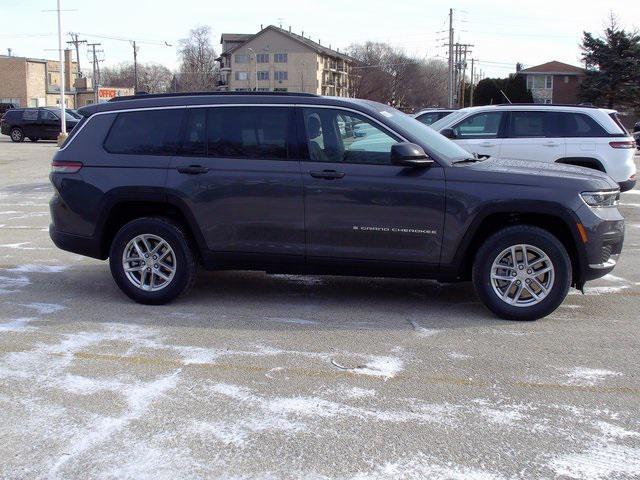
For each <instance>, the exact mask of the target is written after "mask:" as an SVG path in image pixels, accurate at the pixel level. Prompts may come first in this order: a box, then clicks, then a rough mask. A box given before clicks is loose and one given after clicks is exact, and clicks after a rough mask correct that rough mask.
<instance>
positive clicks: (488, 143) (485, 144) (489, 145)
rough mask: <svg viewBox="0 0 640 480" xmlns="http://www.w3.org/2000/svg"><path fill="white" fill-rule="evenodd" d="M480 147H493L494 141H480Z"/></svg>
mask: <svg viewBox="0 0 640 480" xmlns="http://www.w3.org/2000/svg"><path fill="white" fill-rule="evenodd" d="M480 146H481V147H495V146H496V144H495V143H491V142H482V143H480Z"/></svg>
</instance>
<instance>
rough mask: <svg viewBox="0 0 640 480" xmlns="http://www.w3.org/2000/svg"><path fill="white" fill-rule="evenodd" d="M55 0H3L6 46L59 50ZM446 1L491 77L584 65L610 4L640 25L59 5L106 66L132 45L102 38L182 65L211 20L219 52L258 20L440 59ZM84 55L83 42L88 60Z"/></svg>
mask: <svg viewBox="0 0 640 480" xmlns="http://www.w3.org/2000/svg"><path fill="white" fill-rule="evenodd" d="M55 5H56V2H55V0H0V18H1V19H2V29H1V30H0V53H2V54H6V52H7V48H11V49H13V53H14V54H15V55H21V56H31V57H39V58H44V57H47V58H56V57H57V52H56V51H55V49H57V35H56V32H57V24H56V14H55V13H54V12H46V11H44V10H51V9H55ZM449 7H452V8H454V20H455V28H456V40H459V41H461V42H464V43H470V44H474V45H475V47H474V48H473V57H474V58H477V59H479V60H480V68H481V69H482V70H483V71H484V73H485V75H486V76H505V75H507V74H508V73H510V72H513V71H514V69H515V63H516V62H521V63H523V64H524V65H525V66H533V65H537V64H540V63H544V62H546V61H549V60H560V61H563V62H567V63H571V64H574V65H579V64H580V51H579V48H578V45H579V43H580V39H581V35H582V31H583V30H587V31H592V32H601V31H602V29H603V26H604V24H605V22H606V20H607V17H608V15H609V13H610V12H614V13H615V14H616V15H617V16H618V19H619V21H620V23H621V24H622V25H623V26H625V27H627V28H633V27H634V26H635V27H640V3H638V2H636V1H634V0H607V1H593V0H580V1H577V0H560V1H555V2H547V3H544V2H543V3H540V2H514V1H510V2H507V1H496V0H482V1H477V0H476V1H456V2H452V3H450V4H447V3H446V2H442V1H432V0H422V1H421V0H395V1H389V0H366V1H365V0H351V1H344V0H322V1H304V0H297V1H296V0H276V1H264V0H263V1H258V0H244V1H242V2H234V1H211V0H179V1H175V0H173V1H167V0H109V1H96V0H62V8H63V9H65V10H69V11H65V12H64V14H63V15H64V16H63V30H64V31H65V32H80V33H82V34H83V35H81V37H82V38H85V39H87V40H89V41H90V42H101V43H102V47H100V48H102V49H103V50H104V59H105V62H104V64H106V65H112V64H115V63H119V62H122V61H128V60H131V57H132V49H131V47H130V45H129V43H128V42H126V41H117V40H111V39H107V38H100V36H106V37H120V38H123V39H135V40H139V41H140V43H139V47H140V50H139V55H138V59H139V61H140V62H149V61H154V62H158V63H162V64H164V65H166V66H167V67H169V68H175V67H176V66H177V55H176V45H177V42H178V40H179V39H180V38H184V37H185V36H187V34H188V31H189V29H191V28H193V27H195V26H199V25H208V26H210V27H211V30H212V33H213V42H214V45H215V47H216V49H217V50H218V51H219V48H220V45H219V43H218V42H219V40H220V34H221V33H223V32H230V33H255V32H256V31H258V30H259V28H260V25H261V24H263V25H265V26H266V25H268V24H274V25H279V24H282V26H283V27H284V28H288V27H289V25H291V27H292V29H293V31H295V32H297V33H300V32H302V31H304V34H305V36H309V35H310V36H311V38H313V39H314V40H316V41H317V40H318V39H320V40H321V41H322V44H323V45H329V44H331V46H332V47H333V48H336V47H338V48H340V49H341V50H342V49H344V48H345V47H347V46H348V45H349V44H351V43H354V42H364V41H366V40H377V41H385V42H389V43H391V44H394V45H397V46H399V47H402V48H403V49H404V50H405V51H406V52H407V53H409V54H414V55H418V56H428V57H442V58H444V57H445V56H446V49H445V48H444V47H442V45H443V44H444V43H445V42H446V37H447V32H446V29H447V27H448V20H447V16H448V11H449V10H448V9H449ZM65 40H69V37H68V36H67V37H66V38H65ZM145 41H147V42H148V43H144V42H145ZM164 42H167V43H169V44H171V45H173V46H170V47H169V46H165V45H164ZM87 58H88V55H87V53H86V51H85V50H84V49H83V50H82V52H81V56H80V61H81V62H84V65H83V68H84V67H85V66H88V62H87Z"/></svg>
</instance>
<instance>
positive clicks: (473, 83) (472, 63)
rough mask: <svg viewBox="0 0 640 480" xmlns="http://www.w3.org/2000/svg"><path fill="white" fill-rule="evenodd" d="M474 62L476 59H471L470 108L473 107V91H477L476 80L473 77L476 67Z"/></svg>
mask: <svg viewBox="0 0 640 480" xmlns="http://www.w3.org/2000/svg"><path fill="white" fill-rule="evenodd" d="M474 62H475V59H473V58H472V59H471V91H470V92H469V97H470V98H469V106H470V107H473V91H474V90H475V86H476V80H475V77H474V76H473V75H474V73H473V67H474Z"/></svg>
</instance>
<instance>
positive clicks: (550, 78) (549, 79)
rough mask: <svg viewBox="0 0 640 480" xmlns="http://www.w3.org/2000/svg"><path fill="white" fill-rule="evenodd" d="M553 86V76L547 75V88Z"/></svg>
mask: <svg viewBox="0 0 640 480" xmlns="http://www.w3.org/2000/svg"><path fill="white" fill-rule="evenodd" d="M552 86H553V77H552V76H551V75H547V84H546V87H547V88H551V87H552Z"/></svg>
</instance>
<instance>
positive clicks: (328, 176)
mask: <svg viewBox="0 0 640 480" xmlns="http://www.w3.org/2000/svg"><path fill="white" fill-rule="evenodd" d="M309 175H311V176H312V177H313V178H324V179H325V180H335V179H337V178H342V177H344V173H343V172H336V171H335V170H322V171H321V172H320V171H317V170H316V171H311V172H309Z"/></svg>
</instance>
